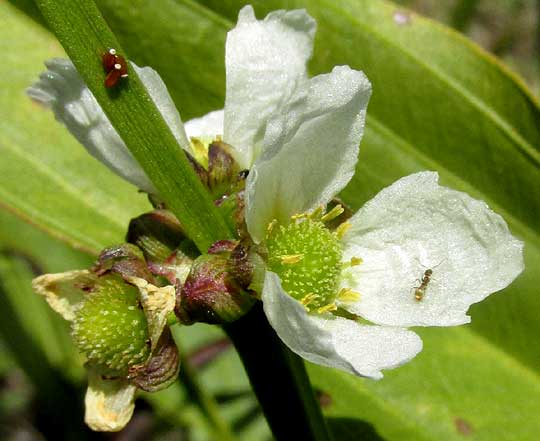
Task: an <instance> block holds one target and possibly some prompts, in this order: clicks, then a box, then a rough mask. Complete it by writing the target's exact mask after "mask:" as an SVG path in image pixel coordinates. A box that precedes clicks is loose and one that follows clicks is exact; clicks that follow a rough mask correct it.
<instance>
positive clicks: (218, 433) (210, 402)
mask: <svg viewBox="0 0 540 441" xmlns="http://www.w3.org/2000/svg"><path fill="white" fill-rule="evenodd" d="M181 354H182V352H181ZM181 357H182V359H181V365H180V366H181V367H180V380H181V383H182V385H183V386H184V388H185V389H186V391H187V393H188V395H189V397H190V398H191V400H192V401H193V402H194V403H195V404H196V405H197V406H198V407H199V409H200V410H201V412H202V413H203V414H204V416H205V417H206V418H207V420H208V421H209V423H210V424H211V426H212V428H213V430H214V433H215V440H216V441H235V437H234V435H233V433H232V432H231V429H230V428H229V425H228V424H227V423H226V422H225V421H224V420H223V418H222V417H221V414H220V412H219V409H218V405H217V403H216V402H215V400H214V399H213V398H212V397H211V396H209V395H208V394H207V393H206V392H205V391H204V388H203V387H202V386H201V385H200V383H199V380H198V378H197V374H196V373H195V372H194V370H193V368H192V366H191V363H190V362H189V359H188V358H187V357H186V356H185V355H182V356H181Z"/></svg>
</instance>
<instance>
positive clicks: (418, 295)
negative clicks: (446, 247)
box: [414, 268, 433, 302]
mask: <svg viewBox="0 0 540 441" xmlns="http://www.w3.org/2000/svg"><path fill="white" fill-rule="evenodd" d="M432 274H433V270H432V269H431V268H429V269H427V270H426V271H425V272H424V277H422V280H421V281H420V285H419V286H416V287H415V288H414V298H415V299H416V300H417V301H418V302H419V301H420V300H422V299H423V298H424V294H425V293H426V289H427V287H428V284H429V282H430V280H431V275H432Z"/></svg>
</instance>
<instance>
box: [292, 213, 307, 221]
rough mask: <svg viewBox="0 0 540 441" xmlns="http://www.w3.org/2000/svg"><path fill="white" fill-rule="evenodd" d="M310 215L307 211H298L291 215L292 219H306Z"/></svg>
mask: <svg viewBox="0 0 540 441" xmlns="http://www.w3.org/2000/svg"><path fill="white" fill-rule="evenodd" d="M308 216H309V215H308V214H307V213H296V214H293V215H292V216H291V220H293V221H295V220H300V219H306V218H307V217H308Z"/></svg>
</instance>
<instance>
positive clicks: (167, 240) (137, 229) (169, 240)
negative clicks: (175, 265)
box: [126, 210, 186, 262]
mask: <svg viewBox="0 0 540 441" xmlns="http://www.w3.org/2000/svg"><path fill="white" fill-rule="evenodd" d="M185 239H186V237H185V235H184V231H183V229H182V226H181V225H180V222H179V221H178V219H177V218H176V216H174V214H172V213H171V212H170V211H168V210H154V211H151V212H149V213H145V214H142V215H141V216H139V217H136V218H134V219H131V221H130V222H129V228H128V233H127V235H126V240H127V241H128V242H129V243H132V244H135V245H137V246H138V247H139V248H140V249H141V250H142V251H143V253H144V257H145V258H146V260H148V261H150V262H163V261H165V260H166V259H167V258H169V257H170V256H171V254H172V253H173V251H174V250H175V249H176V248H178V247H179V246H180V244H181V243H182V241H183V240H185Z"/></svg>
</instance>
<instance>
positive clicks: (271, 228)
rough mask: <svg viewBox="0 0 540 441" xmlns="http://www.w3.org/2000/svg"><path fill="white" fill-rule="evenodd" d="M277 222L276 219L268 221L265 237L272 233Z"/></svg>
mask: <svg viewBox="0 0 540 441" xmlns="http://www.w3.org/2000/svg"><path fill="white" fill-rule="evenodd" d="M277 223H278V221H277V219H274V220H273V221H272V222H270V223H269V224H268V226H267V227H266V237H267V238H268V237H269V236H270V234H272V230H273V229H274V227H275V226H276V225H277Z"/></svg>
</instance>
